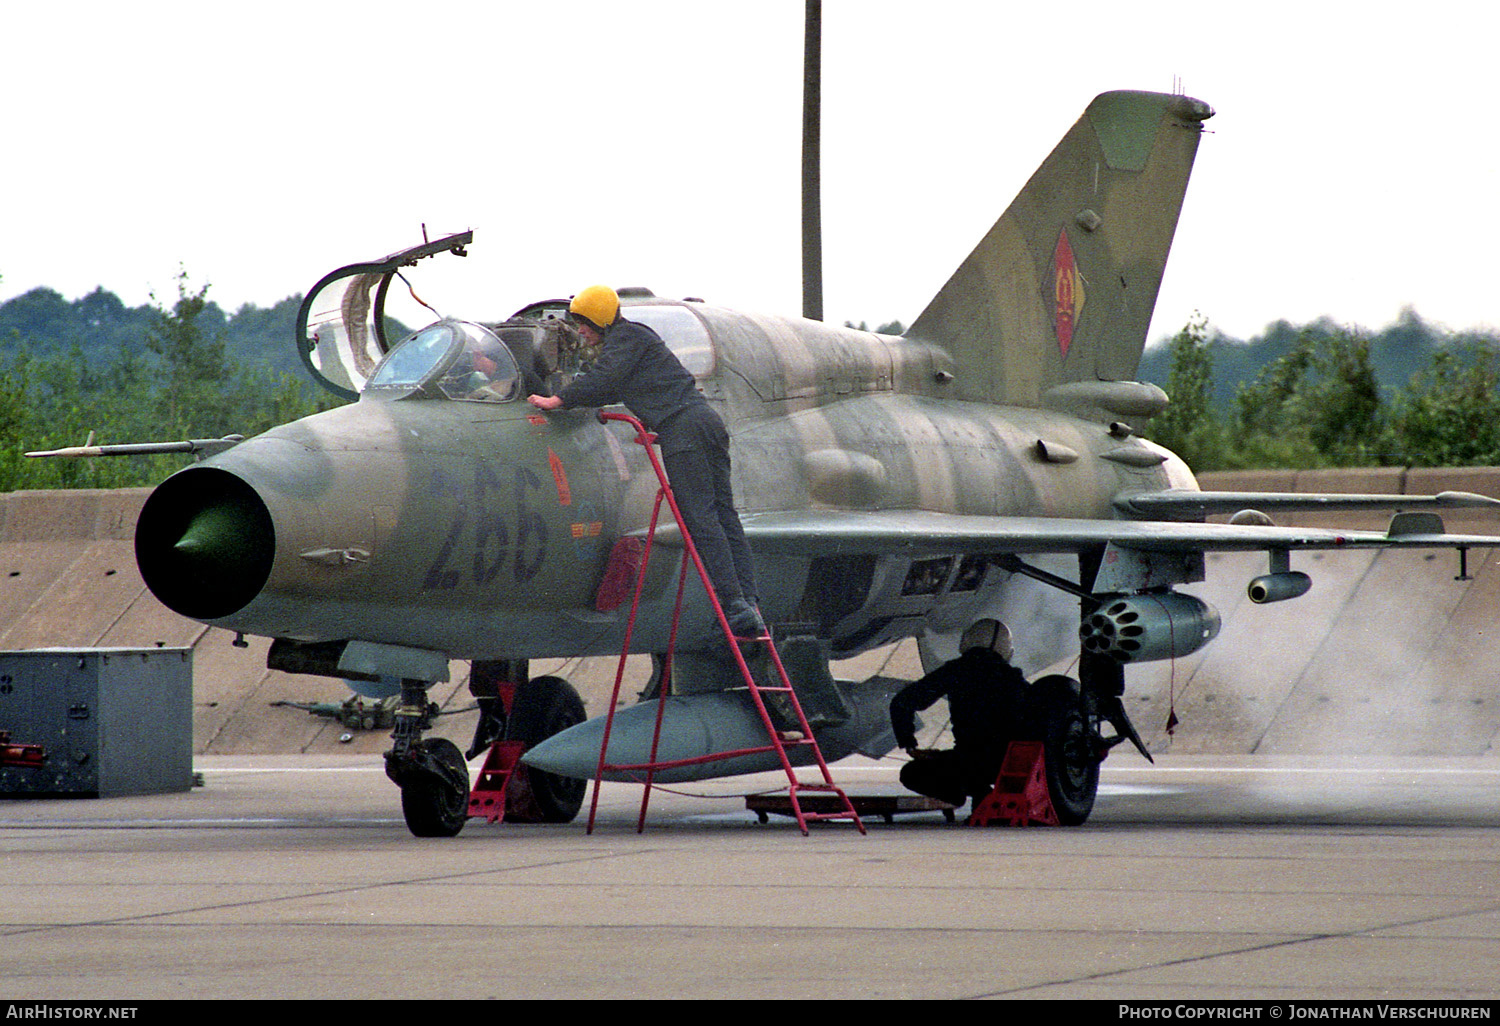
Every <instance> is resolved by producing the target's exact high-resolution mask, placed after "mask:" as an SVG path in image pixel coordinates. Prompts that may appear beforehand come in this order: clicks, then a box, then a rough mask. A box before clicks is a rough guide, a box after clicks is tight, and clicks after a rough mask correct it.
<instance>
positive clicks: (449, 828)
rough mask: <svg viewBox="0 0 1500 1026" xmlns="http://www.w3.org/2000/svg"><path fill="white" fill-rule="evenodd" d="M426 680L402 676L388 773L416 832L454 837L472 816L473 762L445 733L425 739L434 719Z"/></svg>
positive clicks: (404, 811)
mask: <svg viewBox="0 0 1500 1026" xmlns="http://www.w3.org/2000/svg"><path fill="white" fill-rule="evenodd" d="M428 686H429V685H428V684H427V682H426V681H419V680H409V679H408V680H403V681H402V682H401V705H400V707H399V708H398V709H397V710H396V729H395V732H394V733H393V734H392V735H391V737H392V739H393V740H394V741H395V744H394V745H393V746H392V748H391V750H390V751H389V752H386V753H385V775H386V776H388V777H390V778H391V780H393V781H394V782H395V784H396V786H397V787H399V788H401V813H402V815H403V816H404V817H405V819H406V826H407V828H408V829H410V830H411V832H412V833H413V834H415V835H416V836H417V837H455V836H457V834H458V832H459V831H460V830H462V829H463V826H464V824H465V823H466V822H468V818H469V768H468V766H467V765H466V764H465V763H464V757H463V753H462V752H460V751H459V750H458V746H457V745H455V744H454V743H453V742H452V741H449V740H448V739H447V738H441V737H434V738H428V739H426V740H423V739H422V731H424V730H426V729H427V728H428V727H429V726H431V725H432V711H431V707H430V705H429V703H428V701H427V688H428Z"/></svg>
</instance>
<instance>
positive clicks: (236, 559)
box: [135, 467, 276, 620]
mask: <svg viewBox="0 0 1500 1026" xmlns="http://www.w3.org/2000/svg"><path fill="white" fill-rule="evenodd" d="M275 551H276V544H275V530H274V527H273V525H272V521H271V515H270V513H269V512H268V511H267V509H266V505H265V503H264V502H262V501H261V498H260V496H259V495H257V494H256V492H255V490H254V489H253V488H251V487H250V486H249V485H248V484H246V483H245V482H244V481H242V480H241V479H240V478H239V477H237V476H235V475H234V474H231V473H228V472H226V471H223V470H219V469H217V468H213V467H195V468H191V469H188V470H185V471H183V472H182V473H180V474H176V475H174V476H172V477H170V478H168V479H167V480H166V481H164V482H163V483H162V485H161V487H159V488H157V489H156V491H154V492H152V493H151V497H150V498H148V499H147V500H146V504H145V506H144V507H142V509H141V518H140V521H139V523H138V524H137V525H136V532H135V556H136V563H137V564H138V565H139V566H140V570H141V577H142V579H144V580H145V582H146V586H147V587H149V588H150V589H151V592H152V594H154V595H155V596H156V597H157V598H158V599H160V600H161V602H162V604H163V605H165V606H166V607H167V608H168V609H171V610H173V611H174V612H177V613H181V614H182V615H183V616H189V617H192V618H194V619H197V620H213V619H217V618H219V617H222V616H227V615H229V614H230V613H233V612H235V611H236V610H238V609H240V608H242V607H243V606H244V605H245V604H246V603H248V602H249V601H250V600H251V599H253V598H254V597H255V596H256V595H257V594H259V592H260V589H261V588H262V586H264V584H265V582H266V579H267V578H268V577H269V576H270V573H271V563H272V561H273V559H274V557H275Z"/></svg>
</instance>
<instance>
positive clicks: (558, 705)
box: [506, 677, 589, 823]
mask: <svg viewBox="0 0 1500 1026" xmlns="http://www.w3.org/2000/svg"><path fill="white" fill-rule="evenodd" d="M585 719H587V714H586V713H585V712H584V711H583V699H581V698H579V697H578V692H577V691H575V690H574V689H573V685H571V684H569V683H568V682H567V681H566V680H563V678H561V677H537V678H534V679H533V680H530V681H528V682H527V683H526V684H525V685H523V686H522V687H521V688H519V689H518V690H517V692H516V700H515V704H514V705H513V706H512V707H511V710H510V722H509V724H508V725H507V728H508V729H507V733H506V736H507V737H509V738H510V739H511V740H512V741H524V742H525V743H526V747H527V748H530V747H531V746H532V745H535V744H538V743H540V742H542V741H545V740H547V738H549V737H551V736H552V735H553V734H559V733H561V732H562V731H564V730H567V729H568V728H569V727H572V726H576V725H577V724H580V723H582V722H583V721H584V720H585ZM522 768H523V769H524V770H525V771H526V774H527V777H528V780H529V781H530V784H531V796H532V800H533V803H534V804H535V806H536V812H537V818H538V819H539V820H540V821H541V822H543V823H571V822H573V819H574V817H576V816H577V815H578V810H579V809H581V808H582V807H583V797H584V794H585V792H587V790H588V786H589V785H588V781H587V780H578V779H576V778H574V777H562V776H558V775H557V774H555V773H543V772H542V771H541V770H538V769H534V768H532V767H530V766H526V767H522Z"/></svg>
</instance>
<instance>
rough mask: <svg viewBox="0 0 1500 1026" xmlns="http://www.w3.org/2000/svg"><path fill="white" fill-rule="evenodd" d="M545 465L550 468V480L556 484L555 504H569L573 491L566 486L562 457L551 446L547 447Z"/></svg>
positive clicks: (566, 473)
mask: <svg viewBox="0 0 1500 1026" xmlns="http://www.w3.org/2000/svg"><path fill="white" fill-rule="evenodd" d="M547 465H548V466H549V467H551V468H552V480H553V481H554V482H555V483H556V484H557V504H558V505H559V506H571V505H572V504H573V492H572V490H571V489H569V488H568V472H567V470H566V469H565V468H564V467H563V462H562V459H561V458H560V457H559V456H558V455H557V453H556V452H555V451H553V449H552V447H551V446H548V447H547Z"/></svg>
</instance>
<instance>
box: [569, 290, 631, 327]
mask: <svg viewBox="0 0 1500 1026" xmlns="http://www.w3.org/2000/svg"><path fill="white" fill-rule="evenodd" d="M568 313H570V314H572V315H573V316H574V317H582V318H583V319H584V320H586V321H588V322H589V323H590V324H593V325H594V326H595V327H597V328H601V329H603V328H607V327H609V326H610V325H611V324H613V323H615V318H616V317H618V316H619V315H620V297H619V296H617V295H616V294H615V290H614V289H612V288H610V287H609V286H608V285H590V286H589V287H588V288H586V289H584V290H583V291H582V292H580V293H578V295H576V296H574V297H573V302H571V303H569V304H568Z"/></svg>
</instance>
